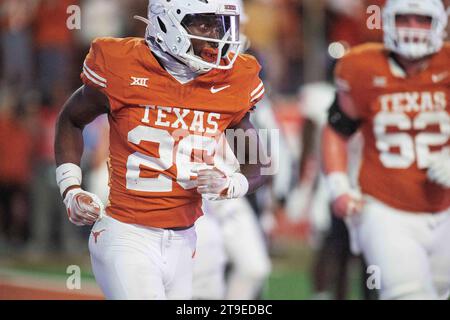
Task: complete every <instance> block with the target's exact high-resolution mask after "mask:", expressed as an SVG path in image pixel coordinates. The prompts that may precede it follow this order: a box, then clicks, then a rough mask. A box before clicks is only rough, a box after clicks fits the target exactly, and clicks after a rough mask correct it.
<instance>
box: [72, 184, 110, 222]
mask: <svg viewBox="0 0 450 320" xmlns="http://www.w3.org/2000/svg"><path fill="white" fill-rule="evenodd" d="M64 204H65V205H66V209H67V215H68V216H69V220H70V222H72V223H73V224H75V225H77V226H90V225H93V224H94V223H95V222H96V221H97V220H99V219H101V218H102V217H103V215H104V210H105V209H104V206H103V203H102V202H101V200H100V199H99V198H98V197H97V196H96V195H95V194H92V193H90V192H86V191H84V190H82V189H81V188H76V189H72V190H69V191H68V192H67V194H66V196H65V198H64Z"/></svg>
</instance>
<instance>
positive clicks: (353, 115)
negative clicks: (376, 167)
mask: <svg viewBox="0 0 450 320" xmlns="http://www.w3.org/2000/svg"><path fill="white" fill-rule="evenodd" d="M358 121H359V115H358V113H357V108H356V106H355V104H354V102H353V99H352V98H351V96H350V94H349V93H348V92H345V91H339V92H338V94H337V100H336V101H335V104H334V105H333V107H332V108H331V109H330V114H329V123H328V124H327V125H326V126H325V128H324V131H323V135H322V165H323V170H324V172H325V174H326V176H327V181H328V186H329V189H330V194H331V200H332V207H333V212H334V213H335V214H336V215H337V216H339V217H345V216H347V215H351V214H354V213H356V212H359V211H360V210H361V207H362V201H361V199H360V197H359V195H357V194H356V193H355V192H354V191H353V190H352V188H351V186H350V181H349V178H348V174H347V169H348V168H347V162H348V155H347V149H348V141H349V140H350V138H351V137H352V135H353V134H354V133H355V131H356V130H355V129H352V130H348V129H347V128H348V127H349V126H348V123H353V125H356V123H357V122H358ZM342 128H345V129H342Z"/></svg>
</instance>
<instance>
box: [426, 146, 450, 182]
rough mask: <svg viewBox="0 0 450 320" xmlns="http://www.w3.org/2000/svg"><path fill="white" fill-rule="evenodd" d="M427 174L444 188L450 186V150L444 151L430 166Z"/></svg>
mask: <svg viewBox="0 0 450 320" xmlns="http://www.w3.org/2000/svg"><path fill="white" fill-rule="evenodd" d="M427 176H428V179H429V180H430V181H433V182H435V183H437V184H439V185H441V186H443V187H444V188H450V152H447V153H444V152H443V153H442V154H441V155H439V156H438V157H437V158H436V159H434V161H432V162H431V164H430V166H429V167H428V171H427Z"/></svg>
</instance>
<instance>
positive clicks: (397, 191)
mask: <svg viewBox="0 0 450 320" xmlns="http://www.w3.org/2000/svg"><path fill="white" fill-rule="evenodd" d="M335 75H336V85H337V87H338V90H344V91H347V92H349V93H350V95H351V97H352V98H353V100H354V103H355V106H356V108H357V111H358V113H359V116H360V118H361V120H362V125H361V130H362V133H363V136H364V150H363V159H362V165H361V169H360V176H359V182H360V186H361V189H362V191H363V192H364V193H365V194H369V195H372V196H373V197H375V198H377V199H379V200H381V201H383V202H385V203H386V204H388V205H390V206H392V207H394V208H398V209H400V210H405V211H410V212H439V211H442V210H445V209H446V208H448V207H450V190H449V189H445V188H444V187H441V186H440V185H438V184H435V183H433V182H431V181H429V180H428V179H427V168H428V166H429V164H430V161H431V160H432V159H433V157H435V156H436V154H437V153H439V152H441V151H442V150H443V149H444V148H448V149H450V139H449V138H450V44H446V45H445V46H444V47H443V48H442V50H441V51H440V52H439V53H437V54H435V55H433V56H432V57H431V60H430V62H429V65H428V67H427V68H426V69H424V70H423V71H421V72H420V73H419V74H416V75H414V76H411V77H407V76H406V75H405V74H404V71H403V70H402V69H401V68H400V67H399V66H398V64H396V62H395V61H394V60H393V59H392V58H391V57H390V55H389V53H388V52H387V51H386V50H385V49H384V46H383V44H365V45H361V46H358V47H355V48H354V49H352V50H351V51H350V52H349V53H348V54H347V55H346V56H345V57H344V58H343V59H341V60H340V61H339V62H338V65H337V66H336V71H335Z"/></svg>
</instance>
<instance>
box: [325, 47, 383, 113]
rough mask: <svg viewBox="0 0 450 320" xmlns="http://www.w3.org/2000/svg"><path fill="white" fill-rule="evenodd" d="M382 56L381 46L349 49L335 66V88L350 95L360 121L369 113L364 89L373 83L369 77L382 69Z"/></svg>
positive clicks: (368, 100)
mask: <svg viewBox="0 0 450 320" xmlns="http://www.w3.org/2000/svg"><path fill="white" fill-rule="evenodd" d="M384 54H385V52H384V49H383V46H382V44H375V43H369V44H364V45H360V46H357V47H354V48H353V49H351V50H350V51H349V52H348V53H347V54H346V55H345V56H344V57H343V58H342V59H340V60H339V61H338V63H337V64H336V68H335V72H334V76H335V85H336V88H337V90H338V91H342V92H346V93H348V94H350V96H351V97H352V99H353V102H354V103H355V106H356V108H357V112H358V114H359V116H360V117H361V118H362V119H364V118H367V117H368V113H369V110H368V105H369V103H370V99H368V98H369V97H368V95H367V92H366V91H367V90H366V89H367V87H368V85H369V84H371V82H372V81H373V79H371V77H370V75H371V74H372V73H373V71H374V70H376V69H377V68H378V69H380V67H382V64H383V63H384V60H383V59H384Z"/></svg>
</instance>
